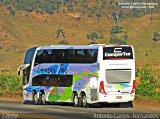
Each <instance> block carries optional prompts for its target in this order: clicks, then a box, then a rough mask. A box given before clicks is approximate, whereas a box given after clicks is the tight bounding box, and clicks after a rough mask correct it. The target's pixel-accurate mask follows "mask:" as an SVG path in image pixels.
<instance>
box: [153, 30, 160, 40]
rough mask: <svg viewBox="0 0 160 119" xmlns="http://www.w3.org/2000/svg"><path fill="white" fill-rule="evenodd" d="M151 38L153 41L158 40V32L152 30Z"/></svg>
mask: <svg viewBox="0 0 160 119" xmlns="http://www.w3.org/2000/svg"><path fill="white" fill-rule="evenodd" d="M153 40H154V41H156V42H157V41H158V40H160V32H154V33H153Z"/></svg>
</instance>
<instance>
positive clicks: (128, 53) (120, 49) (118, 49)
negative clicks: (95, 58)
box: [105, 48, 131, 57]
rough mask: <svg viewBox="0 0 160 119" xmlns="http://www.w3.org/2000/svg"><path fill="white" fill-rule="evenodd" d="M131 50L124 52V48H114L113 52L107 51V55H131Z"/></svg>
mask: <svg viewBox="0 0 160 119" xmlns="http://www.w3.org/2000/svg"><path fill="white" fill-rule="evenodd" d="M129 56H131V53H130V52H122V48H114V51H113V53H105V57H129Z"/></svg>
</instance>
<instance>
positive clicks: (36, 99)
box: [32, 92, 39, 105]
mask: <svg viewBox="0 0 160 119" xmlns="http://www.w3.org/2000/svg"><path fill="white" fill-rule="evenodd" d="M32 101H33V104H34V105H37V104H38V102H39V100H38V95H37V93H36V92H32Z"/></svg>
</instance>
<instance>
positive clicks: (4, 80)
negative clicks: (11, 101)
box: [0, 74, 22, 96]
mask: <svg viewBox="0 0 160 119" xmlns="http://www.w3.org/2000/svg"><path fill="white" fill-rule="evenodd" d="M0 95H5V96H6V95H7V96H11V95H12V96H13V95H22V91H21V79H20V77H18V76H15V75H11V74H0Z"/></svg>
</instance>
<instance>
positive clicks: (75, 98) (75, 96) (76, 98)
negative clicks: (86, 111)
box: [73, 93, 78, 107]
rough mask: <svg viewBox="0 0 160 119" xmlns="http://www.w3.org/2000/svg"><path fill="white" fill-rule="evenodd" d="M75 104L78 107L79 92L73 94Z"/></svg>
mask: <svg viewBox="0 0 160 119" xmlns="http://www.w3.org/2000/svg"><path fill="white" fill-rule="evenodd" d="M73 106H74V107H78V95H77V93H74V94H73Z"/></svg>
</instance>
